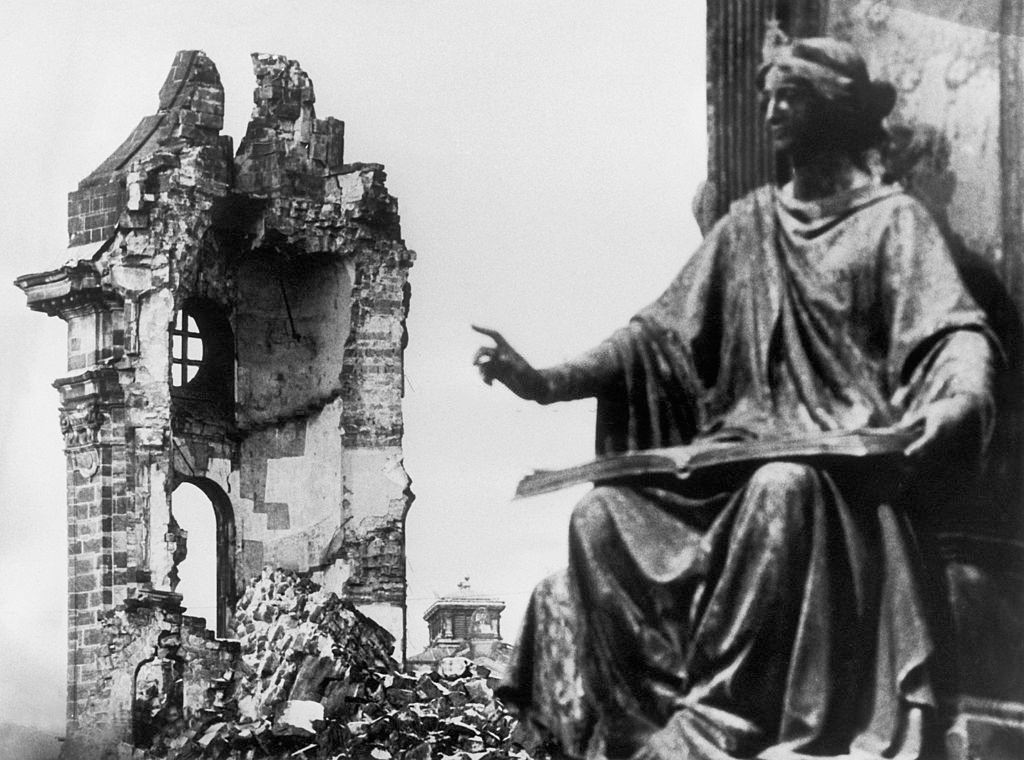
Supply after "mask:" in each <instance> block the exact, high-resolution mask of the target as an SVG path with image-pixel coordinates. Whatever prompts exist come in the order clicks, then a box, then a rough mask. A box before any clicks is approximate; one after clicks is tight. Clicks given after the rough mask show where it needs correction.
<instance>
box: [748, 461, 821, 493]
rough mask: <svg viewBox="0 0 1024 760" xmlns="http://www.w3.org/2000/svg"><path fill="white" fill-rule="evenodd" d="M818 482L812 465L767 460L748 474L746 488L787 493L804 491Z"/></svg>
mask: <svg viewBox="0 0 1024 760" xmlns="http://www.w3.org/2000/svg"><path fill="white" fill-rule="evenodd" d="M817 482H818V473H817V472H816V471H815V469H814V468H813V467H809V466H807V465H805V464H797V463H796V462H769V463H768V464H764V465H761V466H760V467H758V468H757V469H756V470H755V471H754V474H753V475H751V476H750V483H749V485H748V488H749V489H751V490H755V491H769V492H776V493H789V492H792V491H805V490H806V489H807V488H809V487H813V486H814V485H815V484H816V483H817Z"/></svg>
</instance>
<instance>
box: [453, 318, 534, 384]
mask: <svg viewBox="0 0 1024 760" xmlns="http://www.w3.org/2000/svg"><path fill="white" fill-rule="evenodd" d="M471 327H472V328H473V329H474V330H476V331H477V332H478V333H481V334H482V335H486V336H487V337H488V338H490V339H491V340H493V341H494V345H493V346H482V347H480V348H479V349H477V352H476V355H475V356H474V357H473V364H474V365H475V366H476V368H477V369H478V370H479V371H480V377H482V378H483V379H484V382H485V383H487V384H488V385H490V384H491V383H492V382H494V381H495V380H497V381H498V382H500V383H501V384H502V385H505V386H507V387H508V389H509V390H510V391H512V392H513V393H514V394H516V395H517V396H519V397H520V398H525V399H526V400H528V401H540V400H541V399H542V398H544V396H545V394H546V391H547V383H546V382H545V380H544V377H543V376H542V375H541V374H540V372H539V371H537V370H536V369H534V368H533V367H532V366H530V363H529V362H528V361H526V359H524V358H523V357H522V356H520V355H519V352H518V351H516V350H515V349H514V348H512V346H510V345H509V344H508V341H507V340H505V338H504V337H502V335H501V333H499V332H498V331H497V330H490V329H488V328H486V327H477V326H476V325H471Z"/></svg>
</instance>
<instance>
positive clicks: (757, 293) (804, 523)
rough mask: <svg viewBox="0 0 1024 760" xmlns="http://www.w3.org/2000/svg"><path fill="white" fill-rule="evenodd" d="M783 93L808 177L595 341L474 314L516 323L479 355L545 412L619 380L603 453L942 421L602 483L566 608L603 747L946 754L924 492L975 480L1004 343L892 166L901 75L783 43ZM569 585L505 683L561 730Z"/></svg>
mask: <svg viewBox="0 0 1024 760" xmlns="http://www.w3.org/2000/svg"><path fill="white" fill-rule="evenodd" d="M758 84H759V86H760V87H761V89H762V95H763V104H764V118H765V123H766V128H767V130H768V132H769V135H770V139H771V142H772V145H773V148H774V150H775V151H777V152H779V153H781V154H782V156H783V157H784V158H785V160H786V161H787V162H788V165H789V168H790V169H791V179H790V180H789V181H788V182H787V183H786V184H785V185H784V186H782V187H777V186H766V187H762V188H760V189H758V190H755V191H754V192H752V193H751V194H749V195H748V196H746V197H745V198H743V199H741V200H739V201H738V202H736V203H734V204H733V205H732V207H731V209H730V210H729V212H728V214H727V215H726V216H725V217H724V218H722V219H721V220H719V221H718V222H717V223H716V224H715V225H714V227H713V228H712V229H711V230H710V231H709V233H708V234H707V236H706V238H705V240H704V242H703V243H702V245H701V246H700V248H699V249H698V250H697V252H696V253H695V254H694V255H693V257H692V258H691V259H690V260H689V262H688V263H687V264H686V266H685V267H684V268H683V270H682V272H681V273H680V274H679V275H678V277H677V278H676V280H675V281H674V282H673V283H671V284H670V285H669V287H668V289H667V290H666V291H665V293H664V294H663V295H662V296H661V297H660V298H658V299H657V300H656V301H655V302H654V303H652V304H651V305H649V306H647V307H646V308H644V309H642V310H640V311H639V312H638V313H637V314H636V316H635V317H634V318H633V319H632V320H631V321H630V323H629V324H628V325H627V326H626V327H624V328H622V329H620V330H619V331H617V332H616V333H614V334H613V335H612V336H611V337H610V338H608V339H607V340H606V341H604V342H603V343H601V344H600V345H599V346H597V347H596V348H594V349H593V350H591V351H589V352H587V353H585V354H583V355H582V356H580V357H579V358H578V359H576V360H574V361H570V362H568V363H566V364H563V365H560V366H556V367H552V368H548V369H536V368H534V367H532V366H531V365H530V364H529V363H528V362H527V361H526V360H525V359H524V358H523V357H522V356H520V355H519V354H518V353H517V352H516V351H515V350H514V349H513V348H512V347H511V346H510V345H509V344H508V342H507V341H506V340H505V339H504V338H503V337H502V336H501V334H500V333H498V332H496V331H493V330H489V329H485V328H475V329H477V330H478V331H479V332H481V333H483V334H484V335H486V336H488V337H489V338H491V339H493V345H488V346H485V347H483V348H481V349H480V350H479V351H478V352H477V355H476V358H475V364H476V365H477V367H478V368H479V371H480V373H481V375H482V376H483V379H484V381H485V382H487V383H488V384H490V383H491V382H492V381H494V380H497V381H499V382H500V383H502V384H504V385H505V386H507V387H508V388H509V389H510V390H511V391H512V392H513V393H515V394H517V395H519V396H521V397H522V398H524V399H528V400H533V401H537V402H540V403H542V404H548V403H552V402H556V401H568V400H573V399H579V398H584V397H596V398H597V400H598V412H597V416H598V419H597V448H598V453H599V454H610V453H614V452H623V451H631V450H638V449H645V448H653V447H663V446H672V445H678V444H685V443H691V442H700V441H707V440H717V441H750V440H762V439H764V440H770V439H791V438H798V437H801V436H807V435H810V434H814V433H820V432H822V431H839V430H860V429H865V428H876V427H885V426H893V425H897V426H899V425H905V426H917V428H918V429H920V431H921V434H920V436H919V437H918V438H917V439H916V440H915V441H914V442H913V443H912V444H911V445H910V446H909V447H908V448H907V449H906V451H905V454H906V457H905V461H906V462H908V463H909V465H910V469H909V472H910V475H909V476H904V475H900V474H897V473H896V472H893V473H888V472H882V471H878V472H864V471H863V470H858V469H857V468H856V467H855V466H853V465H850V466H848V467H847V466H834V465H830V466H828V467H826V466H824V465H822V466H816V465H815V464H814V463H811V464H807V463H801V464H798V463H793V462H786V461H779V462H771V463H768V464H764V465H762V466H760V467H757V468H754V469H753V470H752V471H746V472H744V473H743V474H742V475H738V474H733V475H721V476H715V477H704V478H701V477H693V478H690V479H687V480H678V479H674V478H671V477H668V478H666V477H661V478H638V479H635V480H632V481H628V482H621V481H617V482H615V483H613V484H605V485H600V486H598V487H596V488H594V489H593V490H592V491H591V492H590V493H589V494H588V495H587V496H586V497H585V498H584V499H583V501H582V502H581V503H580V504H579V505H578V506H577V508H576V510H575V512H574V514H573V517H572V521H571V527H570V552H569V570H568V576H567V578H568V589H569V593H568V597H567V598H568V602H567V604H566V605H565V607H566V609H565V613H564V614H565V615H566V616H567V617H568V618H570V623H571V627H572V628H573V629H574V630H575V632H576V636H577V643H576V647H575V649H576V651H575V656H574V662H575V664H574V666H573V667H574V668H576V669H577V670H578V673H579V675H580V677H581V679H582V692H583V701H584V703H585V707H586V710H585V713H586V716H589V717H588V718H587V720H591V719H592V720H593V724H594V725H593V730H591V727H590V725H589V724H588V726H587V727H586V733H587V737H588V738H589V747H588V748H587V754H588V755H589V756H592V757H595V756H604V757H608V758H627V757H633V758H664V759H665V760H669V758H675V759H681V758H709V759H713V760H726V759H727V758H740V757H743V758H749V757H759V758H771V759H772V760H774V759H776V758H803V757H808V756H815V757H820V756H826V757H840V756H841V757H846V756H848V755H851V754H854V755H856V756H858V757H860V756H862V755H861V754H858V753H863V756H866V757H882V756H884V757H900V758H913V757H929V756H930V754H929V753H930V752H931V751H932V749H931V747H930V745H929V742H930V741H932V740H933V739H934V734H935V732H934V730H933V728H934V715H935V696H934V693H933V678H932V675H931V667H932V664H933V663H932V661H933V659H934V656H933V643H932V636H931V633H930V631H929V621H928V614H927V613H928V607H927V605H926V603H925V602H926V599H925V596H926V595H925V592H924V586H923V581H924V579H923V578H922V577H921V563H920V562H919V560H918V557H917V554H916V548H915V542H914V537H913V533H912V529H911V527H910V521H909V515H911V514H912V513H913V511H914V510H917V509H928V508H929V504H927V503H921V501H922V500H921V499H920V498H919V494H920V492H918V491H915V488H914V483H915V482H917V480H915V478H917V479H918V480H919V479H921V478H931V479H934V478H935V477H939V476H941V475H943V474H945V475H948V476H949V477H951V478H954V479H957V480H961V481H962V480H964V479H966V478H969V477H970V476H971V475H972V474H973V473H974V472H976V469H977V467H978V465H979V463H980V461H981V458H982V456H983V455H984V451H985V447H986V442H987V439H988V436H989V434H990V431H991V427H992V422H993V419H994V415H995V409H994V402H993V395H992V382H993V375H994V373H995V371H996V369H997V366H998V363H999V361H1000V359H999V357H1000V349H999V346H998V344H997V342H996V339H995V338H994V337H993V335H992V332H991V330H990V329H989V327H988V325H987V324H986V322H985V317H984V315H983V313H982V312H981V310H980V309H979V308H978V307H977V306H976V304H975V303H974V301H973V300H972V299H971V297H970V296H969V295H968V293H967V292H966V291H965V289H964V287H963V285H962V283H961V280H960V278H959V277H958V275H957V272H956V269H955V268H954V266H953V263H952V261H951V260H950V256H949V252H948V250H947V248H946V245H945V243H944V241H943V237H942V235H941V233H940V231H939V229H938V228H937V226H936V224H935V223H934V222H933V220H932V218H931V217H930V216H929V215H928V213H927V212H926V211H925V210H924V208H923V207H922V206H921V205H920V204H919V203H918V202H917V201H915V200H913V199H912V198H911V197H909V196H908V195H906V194H904V193H903V192H902V191H901V189H900V188H899V187H898V186H892V185H886V184H884V183H883V182H882V181H881V180H880V178H879V176H878V173H877V172H874V171H872V161H871V160H870V159H869V155H870V154H871V151H872V150H873V149H875V148H877V147H878V146H879V145H880V144H881V143H882V142H883V141H884V140H885V138H886V133H885V130H884V129H883V120H884V118H885V117H886V115H887V114H888V112H889V111H890V109H891V108H892V106H893V103H894V98H895V94H894V90H893V89H892V87H891V86H889V85H888V84H886V83H882V82H876V81H872V80H871V79H870V78H869V75H868V71H867V67H866V65H865V62H864V60H863V59H862V57H861V56H860V55H859V54H858V53H857V51H856V50H855V49H854V48H853V47H852V46H850V45H849V44H847V43H843V42H839V41H836V40H832V39H827V38H815V39H804V40H795V41H792V42H791V43H788V44H786V45H784V46H782V47H780V48H778V49H776V50H774V51H773V53H772V55H771V57H770V58H769V59H768V60H767V61H766V63H765V64H764V66H763V67H762V68H761V70H760V72H759V75H758ZM875 155H876V157H877V153H876V154H875ZM901 472H902V470H901ZM937 490H939V489H935V488H931V489H930V490H928V491H927V492H928V493H935V492H937ZM915 493H917V494H918V496H917V497H916V496H915ZM551 588H552V586H551V584H550V583H548V584H542V585H541V587H539V589H538V591H537V592H535V595H534V598H533V600H532V602H531V604H532V605H533V607H532V608H531V610H530V611H529V612H528V614H527V617H526V624H525V627H524V631H523V637H522V640H521V643H522V646H521V652H520V657H519V660H518V662H517V664H516V666H515V667H514V668H513V669H512V673H511V675H510V677H509V680H508V682H507V683H506V684H505V686H504V689H503V695H504V698H505V699H506V700H507V701H509V702H510V703H513V704H516V705H518V707H519V708H520V709H521V710H522V711H523V713H524V714H525V715H527V716H529V717H530V718H531V719H532V720H533V721H535V722H537V723H539V724H541V725H544V726H547V727H549V728H552V727H554V726H555V725H556V724H557V723H558V722H559V721H560V720H563V719H564V716H559V715H557V714H554V713H556V712H557V708H558V702H557V699H555V698H553V697H551V696H550V695H551V694H553V693H561V692H560V691H559V689H564V686H565V685H564V684H561V685H560V684H555V683H549V682H547V681H546V679H547V680H552V678H554V679H555V680H557V678H558V676H557V675H556V676H554V677H552V673H557V672H558V668H557V667H555V668H552V667H550V665H551V663H544V662H541V660H542V659H543V651H544V644H543V641H541V640H540V637H542V636H543V634H544V630H543V627H542V626H538V622H537V621H538V619H539V617H538V616H539V615H540V612H539V611H538V610H539V609H540V608H541V607H542V606H543V605H544V604H545V594H548V593H550V591H551Z"/></svg>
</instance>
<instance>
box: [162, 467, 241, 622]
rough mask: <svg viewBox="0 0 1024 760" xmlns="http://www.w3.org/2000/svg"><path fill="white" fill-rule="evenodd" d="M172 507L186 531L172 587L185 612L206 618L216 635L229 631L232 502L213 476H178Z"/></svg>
mask: <svg viewBox="0 0 1024 760" xmlns="http://www.w3.org/2000/svg"><path fill="white" fill-rule="evenodd" d="M171 512H172V514H173V515H174V519H175V521H176V522H177V524H178V526H179V528H180V529H181V530H183V531H185V532H186V534H187V550H186V553H185V557H184V559H182V560H181V561H180V562H179V563H178V565H177V567H176V570H177V574H178V578H179V582H178V585H177V587H176V589H175V590H176V591H177V592H178V593H180V594H181V595H182V604H183V605H184V607H185V608H186V611H187V614H189V615H192V616H194V617H201V618H205V619H206V625H207V627H208V628H212V629H214V630H215V631H216V632H217V635H218V636H225V635H227V628H228V615H229V613H230V609H231V605H233V604H234V537H235V524H234V518H233V515H232V510H231V502H230V500H229V499H228V497H227V495H226V494H225V493H224V491H223V490H221V488H220V487H219V486H217V485H216V484H215V483H214V482H213V481H211V480H207V479H206V478H182V480H181V482H179V484H178V485H177V487H175V489H174V493H173V494H172V495H171Z"/></svg>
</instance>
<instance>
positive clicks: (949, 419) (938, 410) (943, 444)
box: [901, 396, 976, 458]
mask: <svg viewBox="0 0 1024 760" xmlns="http://www.w3.org/2000/svg"><path fill="white" fill-rule="evenodd" d="M975 416H976V412H975V409H974V404H973V403H972V402H971V398H970V397H968V396H952V397H950V398H945V399H939V400H938V401H933V402H932V403H930V404H928V405H927V406H925V407H924V408H922V409H920V410H918V411H917V412H916V413H915V414H913V415H911V416H909V417H908V418H906V419H904V420H903V422H902V423H901V424H902V425H905V426H907V427H912V426H915V425H916V426H919V427H920V428H921V429H922V430H923V432H922V433H921V435H920V436H919V437H918V438H916V439H915V440H914V442H913V443H911V444H910V445H909V446H907V448H906V449H905V450H904V453H905V454H906V455H907V456H908V457H911V458H919V457H922V456H931V455H933V454H935V455H938V454H941V453H943V450H944V449H945V453H949V451H950V448H951V447H953V446H956V445H957V441H958V439H961V438H962V434H963V432H964V429H965V427H967V426H969V425H970V424H971V423H972V421H973V418H974V417H975Z"/></svg>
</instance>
